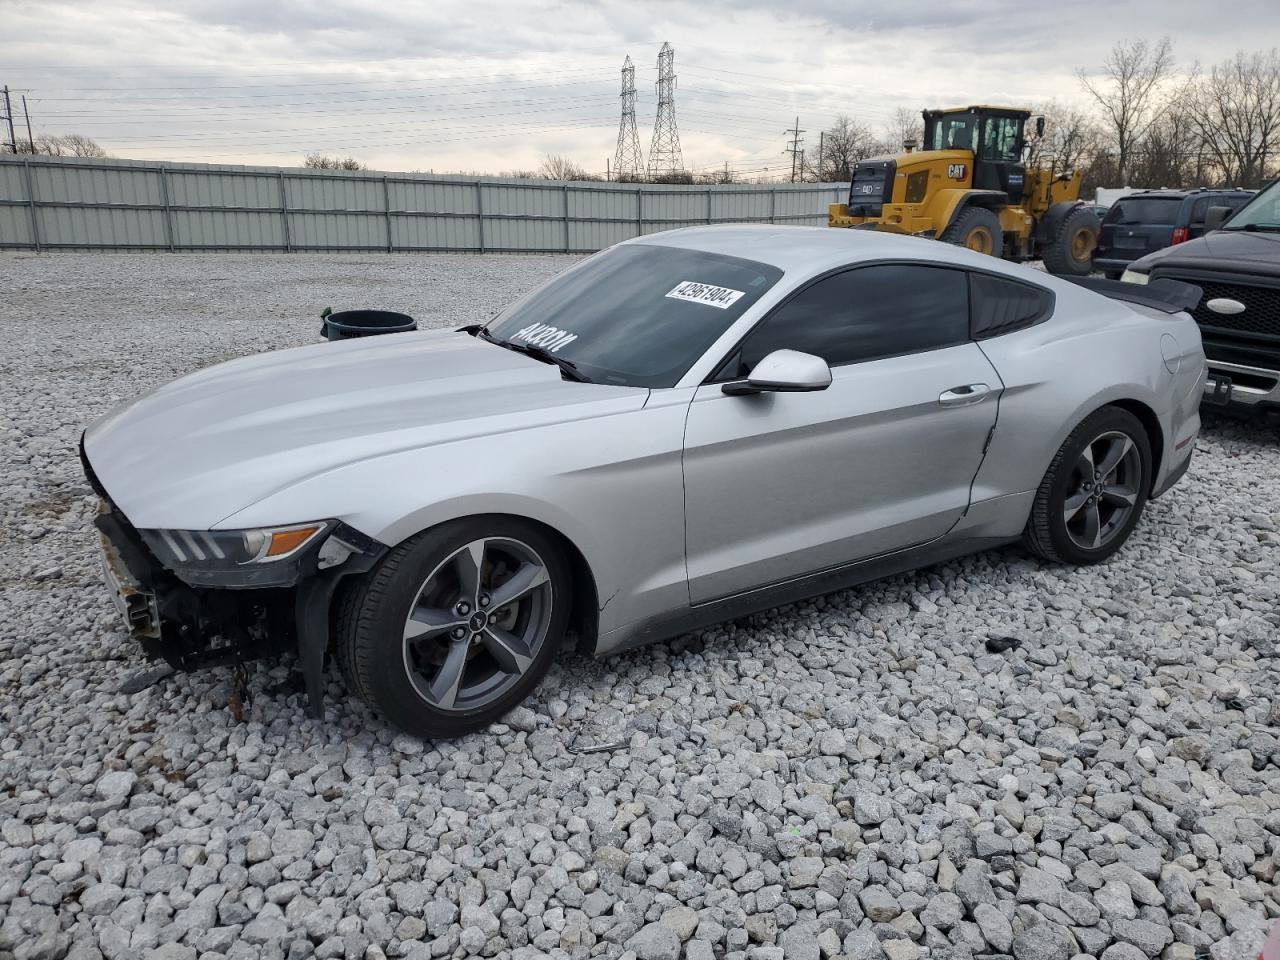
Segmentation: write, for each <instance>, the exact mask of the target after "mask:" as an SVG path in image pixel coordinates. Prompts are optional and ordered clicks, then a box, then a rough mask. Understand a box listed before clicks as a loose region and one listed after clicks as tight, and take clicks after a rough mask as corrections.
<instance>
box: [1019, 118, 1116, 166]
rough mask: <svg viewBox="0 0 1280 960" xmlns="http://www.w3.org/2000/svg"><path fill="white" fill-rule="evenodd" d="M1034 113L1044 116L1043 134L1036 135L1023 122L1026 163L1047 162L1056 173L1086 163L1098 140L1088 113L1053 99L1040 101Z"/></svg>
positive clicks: (1098, 131) (1098, 134) (1099, 137)
mask: <svg viewBox="0 0 1280 960" xmlns="http://www.w3.org/2000/svg"><path fill="white" fill-rule="evenodd" d="M1035 113H1037V114H1039V115H1040V116H1042V117H1044V136H1043V137H1037V136H1036V135H1035V129H1034V127H1033V126H1032V125H1031V123H1028V124H1027V128H1028V130H1027V148H1028V149H1027V166H1029V167H1034V166H1039V165H1040V164H1042V163H1043V164H1048V165H1052V167H1053V169H1054V170H1055V171H1056V172H1058V173H1061V172H1063V171H1066V170H1077V169H1080V168H1082V167H1084V166H1086V165H1087V164H1088V162H1089V161H1090V160H1091V159H1092V158H1093V155H1094V154H1095V153H1096V152H1097V150H1098V147H1099V141H1100V140H1101V139H1102V133H1101V131H1100V130H1099V129H1098V125H1097V124H1096V123H1094V121H1093V120H1092V119H1091V118H1090V117H1089V115H1088V114H1087V113H1085V112H1084V111H1083V110H1078V109H1076V108H1075V107H1070V106H1065V105H1063V104H1061V103H1059V102H1058V101H1056V100H1050V101H1049V102H1048V103H1045V104H1041V105H1040V106H1039V107H1038V108H1036V110H1035Z"/></svg>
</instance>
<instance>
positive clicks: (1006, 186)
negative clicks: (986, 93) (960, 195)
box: [924, 107, 1031, 205]
mask: <svg viewBox="0 0 1280 960" xmlns="http://www.w3.org/2000/svg"><path fill="white" fill-rule="evenodd" d="M1030 117H1031V113H1030V111H1027V110H1010V109H1008V108H1007V107H964V108H960V109H955V110H926V111H924V148H925V149H926V150H968V151H970V152H971V153H972V154H973V181H972V182H973V186H974V189H976V190H999V191H1001V192H1002V193H1006V194H1008V196H1009V203H1010V204H1015V205H1016V204H1019V203H1021V202H1022V197H1023V194H1024V193H1025V191H1026V177H1027V167H1026V164H1025V163H1024V162H1023V159H1022V157H1023V153H1022V150H1023V147H1024V146H1025V145H1026V137H1025V132H1026V124H1027V120H1028V119H1029V118H1030Z"/></svg>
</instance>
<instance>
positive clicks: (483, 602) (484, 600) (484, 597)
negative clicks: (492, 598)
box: [480, 593, 489, 607]
mask: <svg viewBox="0 0 1280 960" xmlns="http://www.w3.org/2000/svg"><path fill="white" fill-rule="evenodd" d="M488 605H489V595H488V594H487V593H482V594H480V606H482V607H487V606H488Z"/></svg>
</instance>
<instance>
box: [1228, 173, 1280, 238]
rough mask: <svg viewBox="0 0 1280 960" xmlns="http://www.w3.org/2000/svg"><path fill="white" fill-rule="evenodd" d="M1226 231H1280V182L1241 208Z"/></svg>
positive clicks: (1229, 221) (1277, 181)
mask: <svg viewBox="0 0 1280 960" xmlns="http://www.w3.org/2000/svg"><path fill="white" fill-rule="evenodd" d="M1223 229H1224V230H1280V180H1274V181H1272V183H1271V185H1270V186H1269V187H1267V188H1266V189H1265V190H1263V191H1262V192H1261V193H1260V194H1258V195H1257V196H1256V197H1254V198H1253V199H1252V200H1251V201H1249V203H1247V204H1246V205H1245V206H1243V207H1241V208H1240V210H1239V212H1237V213H1236V215H1235V216H1234V217H1232V218H1231V219H1230V220H1228V221H1227V223H1226V225H1225V226H1224V227H1223Z"/></svg>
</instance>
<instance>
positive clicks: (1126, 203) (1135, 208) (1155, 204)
mask: <svg viewBox="0 0 1280 960" xmlns="http://www.w3.org/2000/svg"><path fill="white" fill-rule="evenodd" d="M1181 207H1182V197H1122V198H1121V199H1119V200H1117V201H1116V202H1115V203H1113V204H1112V205H1111V209H1110V210H1108V211H1107V218H1106V220H1104V221H1103V222H1104V223H1116V224H1124V223H1153V224H1176V223H1177V222H1178V211H1179V210H1180V209H1181Z"/></svg>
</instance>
